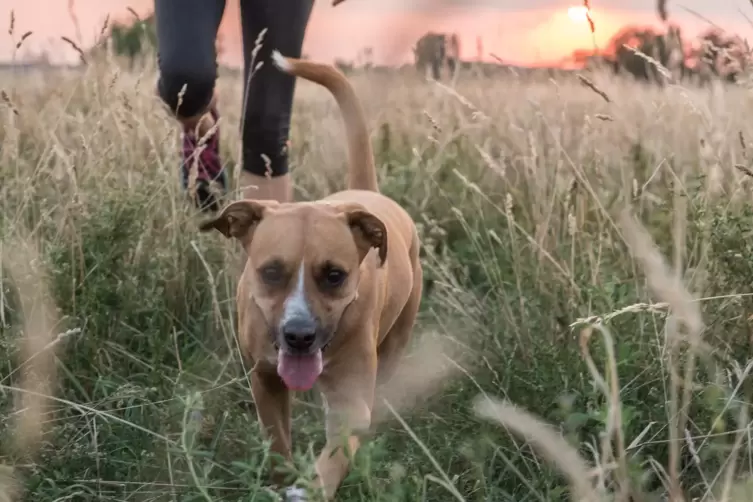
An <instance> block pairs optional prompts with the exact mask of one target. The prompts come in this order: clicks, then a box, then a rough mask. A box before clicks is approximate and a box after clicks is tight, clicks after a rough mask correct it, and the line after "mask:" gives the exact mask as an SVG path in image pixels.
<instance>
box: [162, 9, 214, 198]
mask: <svg viewBox="0 0 753 502" xmlns="http://www.w3.org/2000/svg"><path fill="white" fill-rule="evenodd" d="M224 10H225V0H155V1H154V14H155V21H156V29H157V53H158V55H157V59H158V66H159V72H160V75H159V80H158V82H157V92H158V94H159V95H160V97H161V98H162V100H163V101H164V102H165V104H166V105H167V106H168V108H169V109H170V111H171V112H172V113H173V114H174V115H175V117H176V118H177V119H178V121H179V122H180V123H181V125H182V127H183V155H182V162H181V180H182V183H183V187H184V188H185V189H187V190H188V191H189V194H190V195H192V196H193V197H194V198H195V200H196V203H197V204H198V205H199V207H201V208H203V209H210V210H217V209H218V208H219V203H218V201H217V197H216V196H215V193H214V192H215V191H216V190H213V187H212V184H213V183H219V185H220V192H222V191H224V190H225V189H226V187H227V175H226V173H225V170H224V169H223V168H222V164H221V162H220V158H219V131H218V130H217V128H216V127H215V128H214V129H212V128H213V127H214V126H215V124H216V121H217V119H218V115H217V111H216V107H215V98H214V88H215V81H216V79H217V54H216V48H215V40H216V38H217V30H218V29H219V26H220V21H221V20H222V14H223V12H224ZM210 132H213V134H211V137H208V138H205V136H206V135H207V134H208V133H210ZM202 138H205V140H204V141H205V142H204V143H203V144H200V143H201V139H202Z"/></svg>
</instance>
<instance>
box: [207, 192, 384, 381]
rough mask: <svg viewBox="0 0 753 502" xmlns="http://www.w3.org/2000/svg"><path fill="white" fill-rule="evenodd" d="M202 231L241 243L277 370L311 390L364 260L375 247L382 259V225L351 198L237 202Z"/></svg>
mask: <svg viewBox="0 0 753 502" xmlns="http://www.w3.org/2000/svg"><path fill="white" fill-rule="evenodd" d="M200 229H201V230H202V231H209V230H212V229H215V230H218V231H219V232H221V233H222V234H223V235H225V236H226V237H228V238H231V237H232V238H235V239H237V240H238V241H240V242H241V244H242V245H243V247H244V249H245V250H246V253H247V255H248V266H249V267H250V271H251V274H250V277H248V280H249V281H250V284H249V286H250V292H251V295H252V296H253V298H254V301H255V303H256V304H257V305H258V307H259V309H260V310H261V311H262V313H263V315H264V317H265V320H266V322H267V325H268V326H269V327H270V330H271V333H270V336H271V337H272V338H273V340H274V343H275V344H276V345H277V346H278V347H279V358H278V359H279V361H280V363H279V365H278V372H279V373H280V376H282V377H283V379H284V380H285V381H286V383H287V384H288V386H289V387H291V388H297V389H307V388H310V387H311V386H312V385H313V383H314V381H315V380H316V377H317V376H318V375H319V373H321V369H322V368H321V364H322V361H321V351H322V350H323V349H325V348H326V347H327V345H328V344H329V343H330V342H331V341H332V337H333V336H334V333H335V331H336V329H337V326H338V324H339V322H340V318H341V317H342V315H343V312H344V311H345V309H346V308H347V306H348V305H350V303H351V302H353V300H354V299H355V298H356V296H357V291H358V283H359V279H360V265H361V262H362V261H363V260H364V258H365V257H366V255H367V254H368V253H369V251H370V250H371V249H372V248H376V250H377V257H378V263H379V265H380V266H381V265H383V264H384V262H385V260H386V259H387V231H386V228H385V226H384V223H383V222H382V221H381V220H380V219H379V218H377V217H376V216H374V215H373V214H372V213H370V212H369V211H367V210H366V209H365V208H364V207H363V206H361V205H360V204H356V203H332V204H329V203H323V202H315V203H293V204H278V203H276V202H271V201H254V200H241V201H238V202H233V203H231V204H229V205H228V206H227V207H225V208H224V209H223V211H222V212H221V213H220V214H219V215H218V216H217V217H215V218H214V219H212V220H209V221H207V222H205V223H203V224H202V225H201V226H200Z"/></svg>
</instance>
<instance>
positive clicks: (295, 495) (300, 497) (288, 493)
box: [285, 486, 308, 502]
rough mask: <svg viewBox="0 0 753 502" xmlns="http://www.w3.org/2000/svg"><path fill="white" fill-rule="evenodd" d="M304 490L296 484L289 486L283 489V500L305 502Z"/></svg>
mask: <svg viewBox="0 0 753 502" xmlns="http://www.w3.org/2000/svg"><path fill="white" fill-rule="evenodd" d="M307 500H308V499H307V498H306V490H304V489H303V488H298V487H297V486H289V487H287V488H286V489H285V502H306V501H307Z"/></svg>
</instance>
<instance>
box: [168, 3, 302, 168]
mask: <svg viewBox="0 0 753 502" xmlns="http://www.w3.org/2000/svg"><path fill="white" fill-rule="evenodd" d="M154 4H155V9H154V13H155V18H156V25H157V45H158V61H159V70H160V77H159V82H158V84H157V85H158V89H159V94H160V97H161V98H162V99H163V100H164V101H165V103H166V104H167V105H168V106H169V107H170V109H171V110H173V112H175V113H176V115H177V116H178V117H193V116H196V115H199V114H201V113H202V112H204V111H206V108H207V106H208V105H209V103H210V101H211V100H212V95H213V93H214V84H215V80H216V79H217V55H216V51H215V40H216V38H217V31H218V29H219V27H220V21H221V20H222V14H223V12H224V10H225V0H155V1H154ZM312 6H313V0H240V8H241V26H242V33H243V59H244V72H243V74H244V89H243V100H244V102H246V103H247V105H246V109H245V110H244V114H243V123H242V124H241V127H242V130H243V137H242V138H241V139H242V141H243V150H242V151H243V159H242V161H243V168H244V169H245V170H246V171H248V172H251V173H253V174H258V175H264V174H265V173H267V172H268V166H267V160H265V159H264V158H263V157H262V154H263V155H264V156H266V157H267V158H268V159H269V162H270V165H269V170H271V173H270V174H271V175H272V176H280V175H282V174H285V173H287V172H288V156H287V148H286V143H287V140H288V133H289V130H290V114H291V111H292V107H293V92H294V90H295V78H294V77H292V76H290V75H286V74H284V73H282V72H281V71H279V70H277V69H276V68H275V67H274V65H273V64H272V61H270V57H269V56H270V53H271V52H272V51H273V50H275V49H276V50H279V51H280V52H281V53H282V54H283V55H284V56H292V57H300V56H301V49H302V45H303V37H304V34H305V32H306V25H307V24H308V21H309V17H310V15H311V8H312ZM265 28H267V31H266V33H265V34H264V38H263V40H262V45H261V49H260V50H259V52H258V53H257V55H256V58H255V60H254V66H255V67H256V66H257V65H258V64H259V63H260V62H262V61H263V62H264V64H263V65H262V67H261V68H260V69H258V70H257V71H256V72H255V73H254V75H253V77H252V78H251V81H250V82H249V81H248V76H249V72H251V71H252V70H253V68H251V59H252V57H253V55H252V52H253V50H254V46H255V42H256V40H257V38H258V37H259V34H260V33H261V31H262V30H264V29H265ZM249 84H250V85H249ZM184 85H185V86H186V90H185V93H184V94H183V96H182V97H180V98H179V94H180V91H181V89H182V88H183V86H184ZM179 103H180V106H178V105H179Z"/></svg>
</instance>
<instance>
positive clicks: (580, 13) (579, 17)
mask: <svg viewBox="0 0 753 502" xmlns="http://www.w3.org/2000/svg"><path fill="white" fill-rule="evenodd" d="M567 16H568V17H569V18H570V20H571V21H572V22H574V23H585V22H586V21H588V8H587V7H586V6H584V5H578V6H574V7H570V8H569V9H567Z"/></svg>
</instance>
